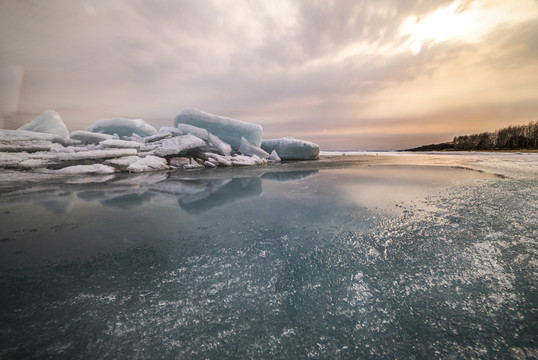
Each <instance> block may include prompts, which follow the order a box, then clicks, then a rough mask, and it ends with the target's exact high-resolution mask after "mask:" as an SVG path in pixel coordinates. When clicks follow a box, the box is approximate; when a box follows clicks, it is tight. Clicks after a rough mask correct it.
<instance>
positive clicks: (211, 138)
mask: <svg viewBox="0 0 538 360" xmlns="http://www.w3.org/2000/svg"><path fill="white" fill-rule="evenodd" d="M167 132H169V133H171V134H173V135H174V136H178V135H189V134H190V135H194V136H196V137H199V138H200V139H203V140H205V141H206V142H207V145H208V147H207V148H206V149H204V150H215V151H217V152H219V153H221V154H222V155H226V156H227V155H230V154H231V152H232V147H231V146H230V144H228V143H226V142H224V141H222V140H221V139H220V138H219V137H218V136H216V135H214V134H212V133H210V132H209V131H208V130H207V129H203V128H200V127H197V126H193V125H188V124H177V127H175V128H173V127H162V128H161V129H160V130H159V133H167Z"/></svg>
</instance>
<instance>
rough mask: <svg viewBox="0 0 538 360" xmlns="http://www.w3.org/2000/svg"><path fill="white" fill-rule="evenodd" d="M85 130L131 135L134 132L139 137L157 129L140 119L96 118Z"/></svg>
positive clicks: (150, 133) (148, 134)
mask: <svg viewBox="0 0 538 360" xmlns="http://www.w3.org/2000/svg"><path fill="white" fill-rule="evenodd" d="M87 131H91V132H96V133H104V134H110V135H114V134H117V135H118V136H120V137H122V136H127V137H130V136H133V134H136V135H138V136H141V137H145V136H151V135H155V134H157V130H155V128H154V127H153V126H151V125H149V124H147V123H146V122H144V120H142V119H135V120H131V119H104V120H98V121H96V122H95V123H93V125H91V126H90V127H89V128H88V129H87Z"/></svg>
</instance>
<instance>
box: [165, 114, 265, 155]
mask: <svg viewBox="0 0 538 360" xmlns="http://www.w3.org/2000/svg"><path fill="white" fill-rule="evenodd" d="M179 124H188V125H193V126H196V127H199V128H203V129H206V130H207V131H209V132H210V133H212V134H213V135H215V136H217V137H218V138H219V139H220V140H222V141H224V142H226V143H228V144H230V145H231V147H232V148H233V149H238V148H239V146H240V145H241V137H244V138H245V139H247V140H248V141H249V142H250V143H252V144H253V145H254V146H260V144H261V137H262V127H261V126H260V125H257V124H250V123H246V122H242V121H239V120H235V119H230V118H227V117H223V116H218V115H213V114H208V113H205V112H203V111H200V110H198V109H184V110H182V111H181V112H180V113H179V114H177V115H176V118H175V121H174V126H175V127H178V126H179Z"/></svg>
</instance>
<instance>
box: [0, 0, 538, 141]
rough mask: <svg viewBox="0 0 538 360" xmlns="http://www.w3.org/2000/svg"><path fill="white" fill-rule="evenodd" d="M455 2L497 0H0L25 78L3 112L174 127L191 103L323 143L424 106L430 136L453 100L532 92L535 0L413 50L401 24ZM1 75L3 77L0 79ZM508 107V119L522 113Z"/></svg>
mask: <svg viewBox="0 0 538 360" xmlns="http://www.w3.org/2000/svg"><path fill="white" fill-rule="evenodd" d="M451 4H455V5H457V6H455V7H454V9H455V10H454V14H462V15H465V14H474V15H473V16H475V17H474V18H473V19H477V18H476V16H479V15H480V12H479V11H485V12H484V13H485V14H486V13H487V14H490V13H491V11H493V10H495V9H496V10H495V11H497V12H494V13H495V14H502V12H500V10H499V9H501V10H502V9H504V8H503V7H502V6H504V5H502V3H500V2H499V1H497V0H488V2H482V1H457V2H454V1H452V0H441V1H419V0H416V1H399V0H379V1H376V2H370V1H321V0H320V1H314V0H301V1H291V0H289V1H285V0H281V1H274V2H252V1H246V0H245V1H240V0H238V1H233V2H229V1H223V0H207V1H186V0H181V1H174V2H164V1H163V2H161V1H158V2H151V3H150V2H147V1H142V0H136V1H121V0H118V1H114V2H109V1H61V0H51V1H47V2H41V1H33V2H30V1H25V2H16V1H8V2H4V3H2V5H1V6H2V10H3V11H1V12H0V40H1V41H0V66H2V67H3V68H9V67H11V66H16V67H17V66H18V67H19V68H22V70H23V71H24V80H23V84H22V88H21V89H20V98H19V99H18V100H19V101H18V103H17V104H18V111H19V112H18V113H13V106H12V105H9V106H11V107H9V106H8V105H6V106H3V108H2V109H0V112H1V113H2V114H3V117H4V119H7V123H8V126H11V127H16V126H17V125H18V126H20V122H21V121H26V119H27V117H28V115H24V116H22V115H20V114H23V113H24V114H27V113H36V114H38V113H40V112H41V111H42V110H44V109H46V108H54V109H56V110H57V111H59V112H60V114H62V116H63V117H64V120H65V121H66V122H67V123H68V127H69V128H70V129H72V130H74V129H77V128H86V127H87V126H89V125H90V124H91V123H92V122H93V121H95V120H97V119H99V118H103V117H111V116H125V117H143V118H144V119H146V120H147V121H149V122H151V123H152V124H154V125H155V126H157V127H158V126H163V125H170V123H171V121H172V119H173V116H174V115H175V113H176V112H178V111H179V110H181V109H182V108H184V107H199V108H201V109H203V110H206V111H210V112H215V113H219V114H222V115H227V116H235V117H237V118H240V119H242V120H245V121H253V122H259V123H261V124H262V125H263V126H264V128H265V129H266V132H267V133H268V135H270V136H284V135H296V136H299V134H304V135H306V136H308V134H311V135H312V136H316V137H317V139H318V140H319V141H320V142H321V143H322V145H323V146H330V145H331V144H333V143H335V140H334V138H332V137H331V136H329V135H327V136H326V137H323V131H324V130H327V131H329V130H331V133H334V134H339V136H343V137H344V136H345V133H346V131H348V129H360V128H361V127H363V128H364V129H366V128H370V129H373V127H374V126H375V124H376V123H378V124H379V134H381V131H382V130H383V129H385V130H386V127H385V126H384V125H383V124H384V123H385V122H386V121H388V120H387V119H391V120H390V122H391V124H392V125H391V126H392V129H394V130H392V131H393V132H397V131H400V132H401V134H409V133H410V132H411V131H410V130H409V129H413V128H414V127H415V123H416V121H415V120H413V119H417V118H421V119H425V118H428V117H429V118H430V119H433V120H431V122H429V123H431V124H436V125H431V126H429V127H428V128H431V132H430V134H431V135H432V136H433V137H436V136H438V134H440V133H441V132H442V131H440V130H439V131H437V132H436V130H435V126H437V127H438V129H444V128H445V123H443V121H444V122H446V121H447V120H446V119H447V117H446V116H449V115H450V114H452V115H453V116H456V114H457V115H458V116H462V115H463V114H462V113H458V112H457V111H455V110H454V109H482V111H484V112H487V111H486V108H487V107H488V106H493V108H494V105H495V104H497V103H501V104H510V103H512V104H522V103H525V102H526V101H529V100H530V99H531V98H534V99H535V98H536V96H538V94H537V91H538V90H537V86H536V84H537V83H538V79H537V76H538V75H533V73H534V74H538V71H537V70H538V69H537V60H536V59H537V58H538V57H537V56H536V55H537V47H536V38H537V35H538V34H537V33H538V15H537V14H538V9H537V8H538V7H537V6H536V4H532V2H529V1H521V2H519V4H522V7H524V9H523V10H522V9H515V10H514V8H515V7H514V6H512V7H509V8H507V10H506V11H505V13H506V17H505V18H503V17H502V16H501V15H499V16H496V17H495V19H490V20H488V19H482V18H480V17H478V19H480V21H478V20H477V24H478V23H480V24H487V26H486V25H484V26H483V27H482V30H481V32H478V33H477V34H480V36H477V37H473V38H472V39H471V37H468V38H465V37H459V38H452V39H445V40H443V41H437V40H436V39H434V38H424V39H422V40H421V45H422V46H421V49H422V51H421V52H420V53H419V54H418V55H416V56H413V55H412V54H411V53H410V51H409V47H410V42H411V41H412V40H413V39H412V35H411V34H409V33H405V32H403V31H402V26H403V24H404V23H405V22H406V21H408V20H409V19H410V18H413V19H415V20H414V21H417V22H420V21H421V20H422V19H426V18H427V17H428V15H429V14H432V13H434V12H435V11H437V10H439V9H445V8H447V7H448V6H449V5H451ZM484 4H486V5H488V6H489V9H490V10H487V11H490V13H488V12H487V11H486V10H483V9H486V8H487V6H485V5H484ZM523 5H524V6H523ZM491 9H493V10H491ZM533 11H534V12H533ZM477 14H478V15H477ZM510 14H516V15H517V14H519V15H517V16H516V15H510ZM521 14H524V15H521ZM466 16H467V15H466ZM518 16H519V17H518ZM503 19H505V21H504V20H503ZM518 19H519V20H518ZM486 20H487V21H486ZM488 21H489V22H488ZM481 26H482V25H481ZM14 64H16V65H14ZM2 79H3V78H2ZM10 86H11V88H13V84H11V85H9V84H7V82H4V81H2V83H1V84H0V90H2V91H7V90H6V89H7V88H8V87H10ZM13 101H14V100H13ZM13 101H11V100H10V104H13ZM522 109H526V110H525V111H531V110H529V108H528V107H524V106H523V107H522ZM471 113H473V112H472V111H471ZM516 113H517V114H519V117H518V118H514V119H513V121H515V122H517V121H521V120H523V119H526V118H527V117H528V116H529V113H523V112H522V111H514V114H516ZM19 115H20V116H19ZM445 115H446V116H445ZM492 116H493V118H495V119H499V118H500V117H498V116H497V117H495V115H494V114H493V115H492ZM493 118H492V120H490V122H491V124H496V123H497V122H496V121H497V120H493ZM435 119H443V120H442V121H441V120H435ZM474 119H476V121H477V122H479V121H486V122H487V121H488V120H486V119H485V118H484V117H482V116H478V114H475V117H474ZM503 119H504V120H503V121H507V122H508V121H509V120H508V119H506V118H504V117H503ZM414 121H415V122H414ZM436 121H437V122H436ZM328 125H330V126H328ZM329 127H330V129H328V128H329ZM406 127H407V130H406ZM398 129H400V130H398ZM279 131H280V132H279ZM284 131H289V132H290V133H284ZM371 131H374V132H375V131H377V130H371ZM443 131H444V130H443ZM292 132H293V133H292ZM355 133H357V131H355ZM448 133H449V131H448V132H446V134H448ZM372 136H373V135H372ZM376 136H377V135H376ZM402 136H404V135H402ZM405 136H407V135H405ZM409 136H410V135H409ZM417 136H418V135H417ZM420 136H421V137H420V140H422V135H420ZM379 138H382V135H379V137H376V139H377V140H379ZM395 139H397V136H396V135H390V136H387V139H386V141H385V142H380V143H379V146H381V147H383V146H386V147H393V146H397V144H396V145H395V144H394V143H393V141H395ZM406 141H407V140H406ZM417 141H418V138H417ZM350 143H351V142H350ZM417 145H420V144H417Z"/></svg>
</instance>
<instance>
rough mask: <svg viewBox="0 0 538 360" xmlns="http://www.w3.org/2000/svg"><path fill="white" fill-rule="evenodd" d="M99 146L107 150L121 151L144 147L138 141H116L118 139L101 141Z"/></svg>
mask: <svg viewBox="0 0 538 360" xmlns="http://www.w3.org/2000/svg"><path fill="white" fill-rule="evenodd" d="M99 145H101V146H102V147H105V148H119V149H140V147H141V146H142V144H141V143H139V142H136V141H127V140H116V139H109V140H104V141H101V142H100V143H99Z"/></svg>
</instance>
